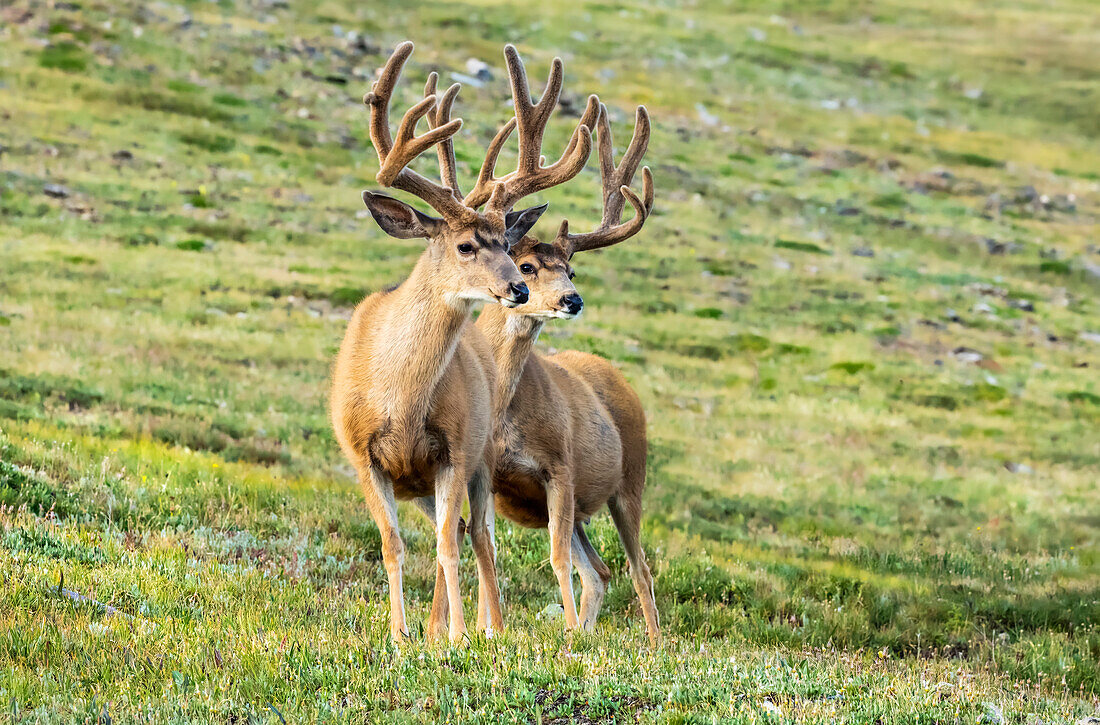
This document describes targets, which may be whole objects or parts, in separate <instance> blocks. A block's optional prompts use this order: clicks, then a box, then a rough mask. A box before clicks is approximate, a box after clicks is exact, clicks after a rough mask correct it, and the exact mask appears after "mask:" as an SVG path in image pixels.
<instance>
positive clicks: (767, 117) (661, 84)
mask: <svg viewBox="0 0 1100 725" xmlns="http://www.w3.org/2000/svg"><path fill="white" fill-rule="evenodd" d="M40 5H42V4H40V3H27V2H21V3H17V4H16V5H14V6H11V7H8V8H5V9H4V11H3V21H2V22H0V259H2V260H3V262H2V264H0V504H2V506H3V508H2V509H0V577H2V578H3V583H2V586H0V711H2V712H3V715H2V716H0V717H2V718H3V719H4V720H10V721H14V722H38V721H41V722H51V721H56V722H72V721H94V720H96V718H97V717H99V718H102V716H104V715H109V717H110V718H111V719H112V721H114V722H130V721H136V720H148V721H154V722H162V721H163V722H179V721H200V722H201V721H214V722H243V721H250V722H251V721H263V722H279V721H280V720H281V719H283V718H285V720H286V721H287V722H305V721H311V720H318V719H321V720H325V721H356V722H358V721H373V720H382V721H421V722H437V721H445V720H450V721H454V722H459V721H461V722H472V721H494V722H499V721H502V720H503V721H519V722H529V721H537V720H539V719H541V720H542V721H543V722H567V721H568V720H569V719H571V718H572V719H576V720H582V721H584V719H587V721H600V722H602V721H625V722H633V721H636V720H642V721H659V722H700V723H703V722H713V721H716V720H718V721H737V722H772V721H774V722H876V721H881V722H891V723H892V722H914V723H918V722H919V723H932V722H956V721H961V722H978V721H979V719H981V722H997V721H999V720H1002V719H1003V721H1004V722H1012V723H1028V722H1032V723H1034V722H1044V723H1050V722H1075V721H1077V720H1079V719H1080V718H1083V717H1085V716H1087V715H1093V714H1097V713H1098V710H1100V664H1098V663H1100V631H1098V629H1097V623H1098V622H1100V566H1098V546H1097V543H1098V542H1097V533H1096V532H1097V531H1098V530H1100V513H1098V512H1100V493H1098V492H1097V487H1096V480H1097V476H1098V475H1100V437H1098V436H1097V435H1096V431H1097V428H1098V426H1100V384H1098V383H1097V380H1096V369H1097V367H1098V366H1100V344H1098V343H1097V342H1096V339H1097V338H1096V337H1095V336H1096V335H1097V334H1100V304H1098V303H1097V291H1098V289H1100V281H1098V279H1097V277H1096V274H1095V269H1096V266H1097V265H1100V252H1098V251H1097V240H1096V237H1095V229H1096V228H1097V226H1096V225H1097V222H1098V217H1100V184H1098V178H1097V175H1096V169H1097V168H1100V127H1098V126H1097V118H1098V116H1097V115H1096V112H1095V110H1096V108H1097V105H1098V100H1100V97H1098V92H1097V87H1096V82H1095V69H1096V68H1097V67H1100V46H1098V45H1097V44H1096V43H1095V42H1094V40H1095V38H1094V35H1095V32H1094V31H1095V23H1094V22H1093V18H1094V15H1095V8H1094V6H1093V5H1092V4H1091V3H1089V2H1085V1H1084V0H1058V2H1054V3H1047V4H1043V5H1041V6H1040V5H1020V4H1018V3H1009V2H1007V1H1006V0H994V1H993V2H977V1H976V0H964V1H963V2H961V3H960V2H950V3H949V2H946V1H945V0H935V1H934V2H930V3H917V2H909V1H906V0H895V1H892V2H886V3H876V4H874V6H873V7H871V6H868V5H867V4H866V3H859V2H854V0H817V1H815V2H812V3H808V4H807V3H803V4H800V5H791V4H789V3H781V2H778V0H767V1H766V2H763V3H735V4H734V5H732V6H731V5H730V4H728V3H719V2H717V1H715V0H704V1H703V2H699V3H695V4H693V5H691V6H690V9H688V10H681V9H678V5H677V4H674V3H657V2H642V3H632V4H624V3H587V2H581V3H564V2H562V3H558V2H551V3H542V4H539V5H537V6H534V5H533V6H530V7H527V6H519V7H515V6H512V5H509V6H507V7H506V6H504V5H503V4H500V3H496V2H490V1H488V0H471V1H469V2H464V3H440V2H421V1H420V0H414V1H413V2H408V3H402V4H397V5H394V4H385V5H372V4H369V3H352V2H349V1H347V0H331V1H330V2H325V3H321V4H314V3H305V2H299V1H298V0H292V2H291V3H290V7H288V8H284V7H280V6H279V5H278V4H275V5H270V6H269V5H266V4H263V5H261V4H244V3H238V4H233V3H202V2H185V3H184V4H182V5H170V4H169V5H156V4H154V5H150V6H146V5H143V4H140V3H136V2H130V1H129V0H127V1H126V2H121V3H110V4H105V3H77V4H73V6H69V5H64V6H59V7H58V8H52V7H51V8H49V9H48V10H47V9H46V7H45V6H44V5H42V7H39V6H40ZM24 11H26V12H24ZM335 26H339V29H337V28H336V27H335ZM349 30H354V31H356V32H357V33H360V34H361V35H362V36H364V38H365V39H366V41H367V42H364V43H359V42H352V41H349V40H348V39H347V38H346V37H343V34H345V33H346V32H347V31H349ZM406 37H409V38H411V39H413V40H415V41H416V42H417V52H416V54H415V55H414V57H413V60H412V62H411V64H410V66H409V69H408V71H407V75H406V77H405V79H404V82H403V84H402V86H401V90H400V92H399V99H398V103H397V104H396V105H398V106H399V107H400V108H402V109H403V108H404V107H405V106H406V105H407V104H408V103H409V102H410V101H412V100H413V99H414V98H415V97H416V96H417V94H418V93H419V90H420V84H421V83H422V80H423V78H424V76H425V75H426V74H427V73H428V72H429V70H432V69H435V70H439V71H440V72H441V75H442V76H443V78H442V79H441V80H442V82H444V83H447V82H449V81H448V77H449V75H450V74H451V73H453V72H465V61H466V59H467V58H470V57H476V58H479V59H482V60H485V61H487V62H489V63H490V65H491V67H492V68H493V72H494V74H495V78H494V80H492V81H491V82H489V83H488V84H487V85H486V86H485V87H484V88H481V89H475V88H472V87H469V86H467V87H465V88H464V89H463V90H462V93H461V95H460V97H459V100H458V102H457V104H456V112H455V115H456V116H462V117H463V118H464V120H465V125H464V127H463V130H462V131H461V132H460V136H459V139H458V142H457V144H456V146H457V148H456V155H457V158H458V160H459V167H460V175H461V177H462V179H463V180H464V182H465V183H466V186H467V187H468V186H469V179H471V178H472V176H473V175H474V174H475V173H476V170H477V167H478V165H479V163H480V159H481V156H482V153H483V150H484V148H485V145H486V144H487V143H488V141H489V140H490V139H491V137H492V135H493V133H494V132H495V130H496V128H497V127H498V125H499V124H500V123H502V122H503V121H504V120H505V117H506V114H507V106H506V100H507V98H508V90H507V87H506V83H505V81H504V78H503V71H502V69H501V66H502V63H501V58H500V50H501V46H502V45H503V43H505V42H509V41H511V42H515V43H517V45H518V47H519V48H520V50H521V52H522V53H523V54H524V57H525V59H526V60H527V61H528V65H529V68H530V73H531V76H532V78H534V79H536V80H535V84H536V93H537V87H538V85H539V84H540V83H541V79H542V78H544V77H545V72H546V68H547V66H548V64H549V61H550V59H551V58H552V57H553V55H555V54H560V55H562V56H563V57H564V59H565V62H566V93H567V94H569V95H570V96H571V97H573V98H574V99H579V98H583V95H584V94H586V93H588V92H598V93H599V94H600V96H601V98H602V99H603V100H604V101H605V102H606V103H607V104H608V106H609V108H610V109H611V111H612V113H613V116H614V130H615V132H616V134H617V136H616V139H617V142H618V146H619V147H620V149H621V148H622V147H623V145H624V144H625V142H626V140H627V138H628V134H629V125H628V124H629V122H630V119H631V118H632V111H633V107H634V106H635V105H637V104H639V103H645V104H646V105H647V106H648V108H649V110H650V113H651V115H652V117H653V120H654V130H653V140H652V144H651V147H650V151H649V154H648V157H647V163H649V164H650V166H651V167H652V168H653V171H654V178H655V182H656V189H657V204H656V211H655V214H654V216H653V217H652V218H651V219H650V220H649V221H648V223H647V228H646V230H645V232H644V233H643V234H642V235H641V236H640V237H639V238H637V239H636V240H633V241H631V242H629V243H627V244H624V245H621V246H618V247H614V248H612V249H609V250H607V251H606V252H602V253H598V254H595V253H594V254H591V255H588V256H584V257H580V256H578V258H576V259H575V260H574V262H575V264H576V267H577V272H578V275H577V278H576V282H577V285H578V288H579V289H580V291H581V293H582V294H583V295H584V297H585V300H586V303H587V304H586V311H585V315H584V317H583V318H582V319H581V320H579V321H577V322H575V323H571V324H564V323H563V324H557V325H554V326H550V327H548V329H547V331H546V333H545V335H544V338H543V344H544V345H545V346H547V347H552V348H556V349H564V348H572V349H580V350H587V351H592V352H595V353H597V354H601V355H605V356H607V357H609V358H611V359H613V360H614V361H616V363H617V364H618V365H619V367H620V368H621V369H622V370H623V371H624V373H625V374H626V375H627V376H628V378H629V379H630V380H631V382H632V383H633V384H634V386H635V388H636V389H637V390H638V392H639V394H640V395H641V397H642V400H643V402H644V404H645V407H646V410H647V413H648V416H649V436H650V459H649V468H648V471H649V479H648V481H649V483H648V489H647V493H646V498H645V511H646V515H645V523H644V531H643V538H644V543H645V546H646V550H647V554H648V557H649V560H650V562H651V565H652V567H653V570H654V575H655V579H656V591H657V602H658V608H659V609H660V612H661V617H662V625H663V628H664V632H665V635H666V636H665V643H664V645H663V646H662V647H661V649H660V650H658V651H657V652H655V653H650V652H648V651H647V649H646V647H645V637H644V632H643V628H642V623H641V618H640V613H639V611H638V606H637V603H636V600H635V597H634V594H633V590H632V588H631V586H630V583H629V579H628V577H626V576H625V568H626V564H625V560H624V557H623V554H622V551H621V548H620V547H619V544H618V541H617V539H616V535H615V532H614V529H613V527H612V525H611V523H610V521H609V520H608V518H607V517H606V516H601V517H598V518H597V519H596V520H594V521H593V523H592V526H591V530H592V539H593V542H594V544H595V545H596V547H597V548H598V549H599V550H600V551H601V552H602V553H603V554H604V556H605V558H606V560H607V562H608V564H609V565H610V566H611V567H612V570H613V571H614V572H615V578H614V580H613V581H612V584H611V587H610V590H609V592H608V596H607V600H606V603H605V606H604V610H603V612H602V614H601V617H600V620H599V622H598V625H597V631H596V632H595V633H594V634H592V635H577V636H574V637H566V636H565V635H564V634H563V633H562V632H561V631H560V622H559V621H544V620H541V619H538V618H537V615H538V613H539V612H541V611H542V610H543V609H544V608H545V607H546V605H548V604H550V603H553V602H555V601H556V600H557V597H558V591H557V587H556V585H555V584H554V580H553V576H552V572H551V569H550V566H549V562H548V559H549V555H548V544H547V541H546V536H545V535H544V533H542V532H532V531H527V530H523V529H519V528H517V527H514V526H511V525H510V524H508V523H507V522H500V524H499V527H498V547H499V551H500V561H499V566H500V576H501V584H502V591H503V597H504V602H505V616H506V622H507V625H508V630H507V632H506V633H505V634H504V635H503V636H502V637H499V638H496V639H493V640H491V641H484V640H482V639H480V638H477V637H475V638H474V639H473V640H472V641H471V642H470V643H469V644H467V645H465V646H462V647H457V648H450V647H446V646H439V645H435V646H432V645H427V644H425V643H423V642H422V641H421V637H420V636H419V633H415V634H416V635H417V636H415V637H414V641H413V642H412V643H410V644H408V645H407V646H405V647H404V648H403V649H402V651H401V652H397V651H395V650H394V649H393V647H392V646H391V645H390V644H389V643H387V642H386V636H385V633H386V631H387V616H388V614H387V612H388V610H387V603H386V587H385V575H384V572H383V569H382V566H381V561H380V551H379V540H378V533H377V529H376V528H375V526H374V524H373V522H372V521H371V518H370V515H369V513H368V512H367V510H366V507H365V505H364V503H363V501H362V498H361V495H360V494H359V492H358V491H357V488H356V485H355V483H354V481H352V480H351V478H350V476H349V469H348V468H347V466H346V463H345V462H344V461H343V460H342V458H341V456H340V454H339V451H338V448H337V446H336V443H335V441H334V439H333V436H332V433H331V430H330V428H329V424H328V420H327V414H326V409H325V405H326V398H327V385H328V374H329V365H330V362H331V360H332V357H333V355H334V353H335V349H336V346H337V345H338V344H339V340H340V339H341V336H342V334H343V331H344V326H345V325H346V321H347V317H348V315H349V313H350V309H351V308H352V307H353V306H354V305H355V304H356V303H357V302H358V300H360V299H361V298H362V297H363V296H365V295H367V294H369V293H371V292H373V291H375V290H378V289H381V288H383V287H385V286H387V285H389V284H392V283H394V282H397V281H399V280H400V279H401V278H402V277H403V276H404V275H405V274H406V273H407V272H408V270H409V268H410V267H411V264H412V262H413V260H415V258H416V256H417V255H418V254H419V253H420V250H421V249H422V246H421V245H420V244H419V243H417V242H415V241H399V240H393V239H390V238H387V237H384V236H383V235H382V234H381V232H379V231H378V230H377V228H375V227H374V225H373V224H372V223H371V221H370V220H369V219H366V218H363V215H362V206H361V201H360V200H359V192H360V190H361V189H363V188H371V187H373V186H374V181H373V177H374V173H375V171H376V158H375V157H374V152H373V150H372V149H371V147H370V144H369V141H368V135H367V114H366V110H365V109H364V107H363V105H362V103H361V97H362V94H363V93H364V92H365V91H366V90H367V89H368V86H369V81H370V78H371V77H372V74H373V72H374V69H375V68H376V67H377V66H378V65H379V64H380V63H381V62H383V60H384V57H385V53H386V52H387V51H388V50H389V49H390V48H392V46H393V45H394V44H395V43H396V42H397V41H399V40H402V39H404V38H406ZM364 48H365V50H364ZM339 79H343V80H345V81H346V84H344V83H340V82H339ZM698 104H702V107H703V108H704V110H705V111H706V113H705V114H700V112H699V110H698ZM711 116H715V117H717V119H718V122H717V123H716V124H711V123H709V122H708V121H706V120H704V119H709V118H710V117H711ZM572 123H573V120H572V119H568V118H556V119H555V120H554V122H553V124H552V128H551V129H550V131H549V132H548V134H547V140H546V145H547V149H548V153H547V155H548V156H552V155H553V154H554V153H557V151H556V150H557V149H560V148H561V147H562V146H563V144H564V143H565V142H566V140H567V135H568V133H569V131H570V130H571V128H572ZM120 152H127V153H120ZM504 156H505V158H503V159H502V160H501V164H500V165H501V168H502V169H503V168H506V167H507V165H508V164H509V163H510V162H511V161H512V160H514V150H512V151H506V153H505V154H504ZM419 163H420V164H421V168H423V169H424V170H426V171H430V170H432V167H433V166H434V160H433V159H431V158H427V159H424V160H422V161H421V162H419ZM47 184H60V185H62V186H64V187H65V188H66V189H68V190H69V192H70V193H69V195H68V196H67V197H64V198H57V197H56V196H48V195H46V194H45V193H44V192H43V187H44V186H45V185H47ZM598 188H599V187H598V171H597V169H596V164H595V163H594V162H593V163H592V164H590V168H589V169H588V170H587V171H586V172H585V173H584V174H582V175H581V177H580V179H579V180H578V181H576V182H574V183H572V184H570V185H568V186H566V187H562V188H558V189H555V190H553V192H552V193H548V194H546V195H544V197H545V198H543V199H536V200H534V201H535V202H538V201H543V200H545V201H550V202H551V210H550V212H549V213H548V214H547V220H546V221H545V222H543V226H542V227H540V228H539V231H541V232H542V233H545V234H549V233H552V231H553V229H554V228H556V224H557V222H558V220H559V219H560V218H561V217H562V216H569V218H570V220H571V223H572V224H573V225H574V226H575V227H577V228H581V229H583V228H584V227H585V224H594V223H595V222H596V221H597V220H598V200H597V193H598ZM856 250H859V251H860V254H858V255H856V254H853V252H854V251H856ZM868 253H869V254H870V256H868ZM1024 302H1026V303H1028V305H1024V304H1022V303H1024ZM1028 306H1030V307H1031V308H1033V309H1027V307H1028ZM959 348H967V349H969V350H973V351H977V353H979V354H980V355H981V359H980V360H973V361H972V359H973V358H972V355H970V356H968V354H967V353H966V352H965V351H963V352H961V353H960V352H958V349H959ZM402 521H403V527H404V530H405V531H406V532H407V537H406V539H407V542H408V544H409V547H410V554H409V561H408V571H407V587H408V591H407V596H408V600H409V602H408V603H409V608H410V616H411V621H413V622H415V623H417V625H418V626H419V624H420V623H423V622H424V621H425V619H426V617H427V611H428V607H429V604H430V598H431V586H432V582H433V577H434V560H433V556H434V551H433V544H432V537H431V535H430V532H429V530H428V529H427V527H426V526H425V525H424V524H422V523H421V522H420V520H419V518H418V517H417V515H416V514H415V513H414V512H413V511H412V510H411V509H410V510H405V509H403V510H402ZM463 576H464V578H465V580H464V589H463V591H464V592H465V593H466V594H467V597H468V599H467V610H466V611H467V618H468V619H470V618H471V617H472V616H473V612H474V610H473V598H474V594H475V592H476V578H475V576H474V568H473V566H472V562H471V557H469V553H468V552H467V553H466V557H465V558H464V561H463ZM63 590H68V591H72V592H77V593H79V594H81V595H83V596H85V597H88V598H90V599H91V600H94V601H97V602H101V603H103V604H108V605H110V606H111V607H114V608H116V609H117V610H119V611H120V612H121V614H116V615H114V616H107V615H106V614H105V613H104V611H103V610H102V609H101V608H100V607H97V606H96V605H95V604H94V603H89V602H84V603H79V602H76V601H74V600H73V599H71V598H68V597H67V596H66V595H64V594H63V593H62V591H63Z"/></svg>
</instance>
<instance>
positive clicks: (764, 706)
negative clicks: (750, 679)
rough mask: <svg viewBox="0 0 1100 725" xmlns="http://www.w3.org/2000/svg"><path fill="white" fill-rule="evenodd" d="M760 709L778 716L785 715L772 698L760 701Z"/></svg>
mask: <svg viewBox="0 0 1100 725" xmlns="http://www.w3.org/2000/svg"><path fill="white" fill-rule="evenodd" d="M760 709H761V710H763V711H764V712H766V713H768V714H769V715H775V716H776V717H783V710H782V709H780V707H779V706H778V705H776V704H775V703H773V702H772V701H771V700H764V701H763V702H761V703H760Z"/></svg>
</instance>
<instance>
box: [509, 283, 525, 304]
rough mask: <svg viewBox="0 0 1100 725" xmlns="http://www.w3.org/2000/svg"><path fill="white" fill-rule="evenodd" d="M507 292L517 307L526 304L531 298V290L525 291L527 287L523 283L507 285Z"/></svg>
mask: <svg viewBox="0 0 1100 725" xmlns="http://www.w3.org/2000/svg"><path fill="white" fill-rule="evenodd" d="M508 291H509V292H511V293H512V300H513V301H514V302H515V303H516V304H517V305H522V304H526V303H527V300H528V298H530V296H531V290H529V289H527V285H526V284H525V283H523V282H519V283H516V282H513V283H512V284H510V285H508Z"/></svg>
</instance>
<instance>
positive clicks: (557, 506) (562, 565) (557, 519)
mask: <svg viewBox="0 0 1100 725" xmlns="http://www.w3.org/2000/svg"><path fill="white" fill-rule="evenodd" d="M546 505H547V508H548V513H549V519H550V526H549V528H550V566H552V567H553V568H554V576H555V577H557V579H558V586H559V587H561V604H562V607H563V608H564V609H565V628H566V629H576V628H577V602H576V601H575V600H574V599H573V562H572V556H571V546H570V542H571V540H572V538H573V490H572V487H569V486H564V485H562V479H561V478H560V477H558V476H555V477H554V478H552V479H551V480H550V484H549V485H548V486H547V487H546Z"/></svg>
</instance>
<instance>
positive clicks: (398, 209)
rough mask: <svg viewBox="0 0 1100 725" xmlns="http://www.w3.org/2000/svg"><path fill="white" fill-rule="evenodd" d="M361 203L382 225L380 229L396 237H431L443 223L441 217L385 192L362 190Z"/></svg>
mask: <svg viewBox="0 0 1100 725" xmlns="http://www.w3.org/2000/svg"><path fill="white" fill-rule="evenodd" d="M363 203H364V204H366V205H367V209H368V210H369V211H370V215H371V216H372V217H374V221H376V222H378V226H380V227H382V231H384V232H385V233H386V234H389V235H390V236H391V237H397V238H398V239H413V238H415V237H424V238H431V237H434V236H435V235H436V234H437V233H438V231H439V229H440V227H441V226H442V225H443V220H442V219H439V218H437V217H433V216H428V215H427V214H423V213H421V212H420V211H418V210H416V209H414V208H413V207H411V206H409V205H408V204H406V203H405V202H403V201H399V200H397V199H394V198H393V197H392V196H386V195H385V194H375V193H374V192H373V191H364V192H363Z"/></svg>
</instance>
